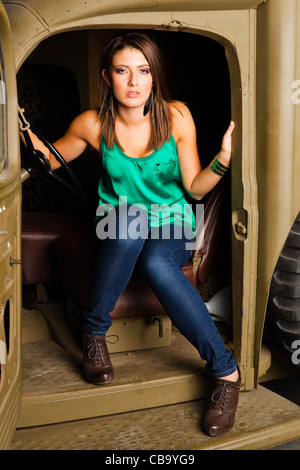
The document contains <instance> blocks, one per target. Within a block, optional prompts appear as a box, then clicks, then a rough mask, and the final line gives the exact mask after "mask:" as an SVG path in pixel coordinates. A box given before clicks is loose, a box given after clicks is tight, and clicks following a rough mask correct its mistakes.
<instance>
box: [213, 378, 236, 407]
mask: <svg viewBox="0 0 300 470" xmlns="http://www.w3.org/2000/svg"><path fill="white" fill-rule="evenodd" d="M217 383H218V385H219V386H218V387H217V388H216V390H215V391H214V392H213V394H212V396H211V406H212V408H213V409H218V408H219V409H220V410H221V411H222V413H225V412H226V406H227V403H228V400H229V394H230V387H232V388H236V389H239V388H241V385H240V383H239V382H225V381H223V380H218V382H217Z"/></svg>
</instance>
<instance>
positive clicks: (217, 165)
mask: <svg viewBox="0 0 300 470" xmlns="http://www.w3.org/2000/svg"><path fill="white" fill-rule="evenodd" d="M210 169H211V171H212V172H213V173H215V174H216V175H218V176H224V175H225V173H226V171H227V170H229V166H225V165H223V163H221V162H220V160H219V159H218V157H216V158H215V159H214V161H213V162H212V164H211V165H210Z"/></svg>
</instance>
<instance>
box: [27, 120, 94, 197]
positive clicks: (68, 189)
mask: <svg viewBox="0 0 300 470" xmlns="http://www.w3.org/2000/svg"><path fill="white" fill-rule="evenodd" d="M19 116H20V119H22V114H21V112H19ZM30 127H31V130H32V132H33V133H34V134H35V135H36V136H37V137H38V138H39V139H40V140H41V141H42V142H43V144H44V145H45V146H46V147H47V148H48V149H49V150H50V152H51V153H52V155H54V157H55V159H56V160H57V161H58V162H59V163H60V165H61V167H62V169H63V170H64V173H65V174H66V177H67V179H64V178H61V177H60V176H58V175H57V174H55V172H53V171H52V170H51V165H50V162H49V160H48V158H47V157H46V156H45V155H44V154H43V153H42V152H41V151H40V150H37V149H35V148H34V146H33V143H32V141H31V138H30V136H29V133H28V130H23V131H22V132H23V135H24V138H25V142H26V146H25V145H24V144H23V145H22V147H21V151H22V155H23V157H24V168H25V170H27V172H28V173H29V175H30V176H39V177H41V178H43V179H44V180H46V182H47V183H48V184H50V185H54V186H55V189H57V190H59V191H60V192H62V193H63V194H64V195H65V196H67V197H70V198H74V197H76V199H77V201H79V202H81V203H85V202H86V195H85V193H84V191H83V189H82V186H81V184H80V182H79V181H78V179H77V176H76V175H75V173H74V172H73V170H72V169H71V168H70V166H69V165H68V164H67V162H66V161H65V159H64V158H63V157H62V155H61V154H60V153H59V152H58V150H57V149H56V148H55V147H54V146H53V145H52V144H51V143H50V142H49V141H48V140H47V139H46V137H45V136H43V135H42V134H41V133H40V132H39V130H38V129H36V128H35V127H34V126H32V125H31V126H30Z"/></svg>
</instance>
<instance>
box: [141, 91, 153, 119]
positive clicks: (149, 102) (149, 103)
mask: <svg viewBox="0 0 300 470" xmlns="http://www.w3.org/2000/svg"><path fill="white" fill-rule="evenodd" d="M152 104H153V91H152V90H151V93H150V95H149V98H148V99H147V101H146V103H145V106H144V112H143V114H144V116H146V115H147V114H148V113H149V111H150V110H151V108H152Z"/></svg>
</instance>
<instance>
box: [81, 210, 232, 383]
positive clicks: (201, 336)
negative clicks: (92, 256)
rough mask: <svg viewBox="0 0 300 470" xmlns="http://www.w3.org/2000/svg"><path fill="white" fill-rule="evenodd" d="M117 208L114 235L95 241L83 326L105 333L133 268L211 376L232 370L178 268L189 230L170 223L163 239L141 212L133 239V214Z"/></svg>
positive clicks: (182, 262)
mask: <svg viewBox="0 0 300 470" xmlns="http://www.w3.org/2000/svg"><path fill="white" fill-rule="evenodd" d="M122 212H123V216H121V217H119V211H117V217H116V220H115V229H116V231H115V232H116V237H113V238H107V239H105V240H101V241H99V255H98V258H97V259H96V261H95V270H94V278H93V285H92V288H91V296H90V305H89V308H88V309H87V310H85V312H84V317H85V330H86V331H87V332H88V333H89V334H91V335H100V336H103V335H105V333H106V332H107V330H108V329H109V327H110V326H111V324H112V319H111V317H110V312H111V311H112V310H113V309H114V308H115V305H116V302H117V300H118V298H119V296H120V295H121V293H122V292H123V290H124V288H125V287H126V285H127V283H128V281H129V280H130V277H131V275H132V273H133V270H134V268H136V269H138V270H139V272H140V273H141V275H142V276H143V277H144V278H145V280H146V281H147V283H148V284H149V285H150V287H151V288H152V290H153V292H154V293H155V294H156V296H157V297H158V299H159V301H160V302H161V304H162V306H163V307H164V309H165V311H166V313H167V314H168V316H169V317H170V319H171V321H172V322H173V324H174V325H175V326H176V328H178V330H179V331H180V332H181V333H182V334H183V335H184V336H185V337H186V338H187V339H188V341H190V343H191V344H193V346H195V347H196V348H197V350H198V351H199V353H200V356H201V358H202V359H204V360H206V362H207V365H206V367H207V368H208V370H209V371H210V372H211V373H212V374H213V375H214V376H215V377H216V378H218V377H223V376H226V375H229V374H232V373H233V372H234V371H235V370H236V368H237V364H236V361H235V359H234V358H233V356H232V355H231V353H230V352H229V351H228V350H226V349H225V346H224V342H223V340H222V338H221V336H220V334H219V332H218V330H217V328H216V326H215V324H214V322H213V320H212V319H211V316H210V314H209V312H208V310H207V308H206V305H205V303H204V302H203V300H202V298H201V296H200V295H199V293H198V291H197V290H196V289H195V287H194V286H193V284H192V283H191V282H190V281H189V280H188V279H187V277H186V276H185V274H184V273H183V272H182V270H181V268H182V267H183V266H184V265H185V264H186V263H187V261H188V259H189V257H190V254H191V251H190V250H187V249H186V243H187V242H189V243H190V242H191V232H190V234H189V235H187V230H186V229H185V230H182V233H181V237H180V238H179V239H178V232H175V226H174V225H171V226H170V236H169V237H167V238H166V239H165V238H164V237H163V236H162V230H161V229H155V230H153V228H152V230H151V229H150V227H149V222H148V217H147V215H146V214H144V216H145V217H144V220H143V222H142V224H141V227H140V228H141V230H140V236H139V237H138V238H133V237H131V236H128V231H129V228H128V227H129V226H130V224H131V222H132V221H134V217H133V216H128V214H127V213H125V212H124V210H123V211H122ZM124 215H125V216H124ZM123 219H124V220H123ZM102 220H103V219H102ZM177 228H178V227H177ZM119 229H120V230H121V233H119ZM174 233H176V234H175V236H174Z"/></svg>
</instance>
